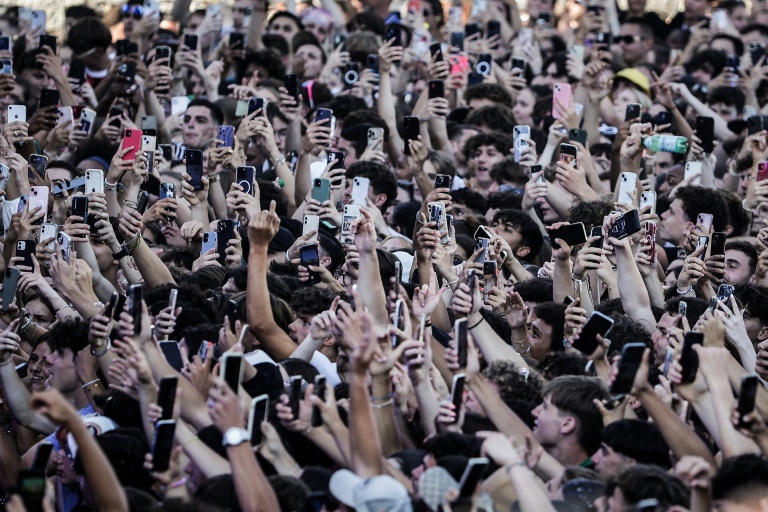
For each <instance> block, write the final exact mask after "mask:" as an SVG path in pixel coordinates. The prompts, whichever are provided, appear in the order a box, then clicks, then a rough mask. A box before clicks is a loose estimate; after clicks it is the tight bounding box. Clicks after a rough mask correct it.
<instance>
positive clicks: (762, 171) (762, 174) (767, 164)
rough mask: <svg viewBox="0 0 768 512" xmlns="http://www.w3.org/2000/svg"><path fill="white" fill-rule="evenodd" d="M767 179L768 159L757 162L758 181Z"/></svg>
mask: <svg viewBox="0 0 768 512" xmlns="http://www.w3.org/2000/svg"><path fill="white" fill-rule="evenodd" d="M766 179H768V161H762V162H757V177H756V181H764V180H766Z"/></svg>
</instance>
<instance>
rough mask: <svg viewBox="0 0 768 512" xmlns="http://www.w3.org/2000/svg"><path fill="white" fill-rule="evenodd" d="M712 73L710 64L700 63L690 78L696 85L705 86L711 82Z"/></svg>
mask: <svg viewBox="0 0 768 512" xmlns="http://www.w3.org/2000/svg"><path fill="white" fill-rule="evenodd" d="M714 71H715V70H714V68H713V67H712V64H710V63H709V62H702V63H701V64H700V65H699V67H698V69H695V70H693V72H692V73H691V76H692V77H693V79H694V80H696V83H697V84H699V85H707V84H708V83H709V81H710V80H712V73H714Z"/></svg>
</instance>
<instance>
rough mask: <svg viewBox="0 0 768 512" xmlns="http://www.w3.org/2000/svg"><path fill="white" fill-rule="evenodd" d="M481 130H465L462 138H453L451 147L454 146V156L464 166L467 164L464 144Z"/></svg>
mask: <svg viewBox="0 0 768 512" xmlns="http://www.w3.org/2000/svg"><path fill="white" fill-rule="evenodd" d="M478 133H479V132H478V131H477V130H464V131H463V132H462V133H461V138H459V140H456V141H455V140H451V147H452V148H453V156H454V157H455V158H456V163H457V164H458V165H460V166H462V167H464V166H466V165H467V160H466V158H464V144H466V143H467V141H468V140H469V139H471V138H472V137H474V136H475V135H477V134H478Z"/></svg>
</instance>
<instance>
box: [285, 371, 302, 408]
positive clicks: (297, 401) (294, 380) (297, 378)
mask: <svg viewBox="0 0 768 512" xmlns="http://www.w3.org/2000/svg"><path fill="white" fill-rule="evenodd" d="M302 380H303V379H302V378H301V375H292V376H291V379H290V385H289V387H290V394H289V396H288V403H289V405H290V407H291V413H293V417H294V418H298V417H299V407H300V405H301V381H302Z"/></svg>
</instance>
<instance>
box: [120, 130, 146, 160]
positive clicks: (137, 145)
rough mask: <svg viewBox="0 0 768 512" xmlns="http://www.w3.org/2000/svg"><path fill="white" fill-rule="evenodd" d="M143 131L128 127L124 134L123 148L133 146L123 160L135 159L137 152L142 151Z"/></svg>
mask: <svg viewBox="0 0 768 512" xmlns="http://www.w3.org/2000/svg"><path fill="white" fill-rule="evenodd" d="M142 135H143V133H142V132H141V130H136V129H135V128H126V129H125V133H124V134H123V149H126V148H132V149H130V150H129V151H128V152H127V153H126V154H125V156H124V157H123V160H135V159H136V153H138V152H139V151H141V136H142Z"/></svg>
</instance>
